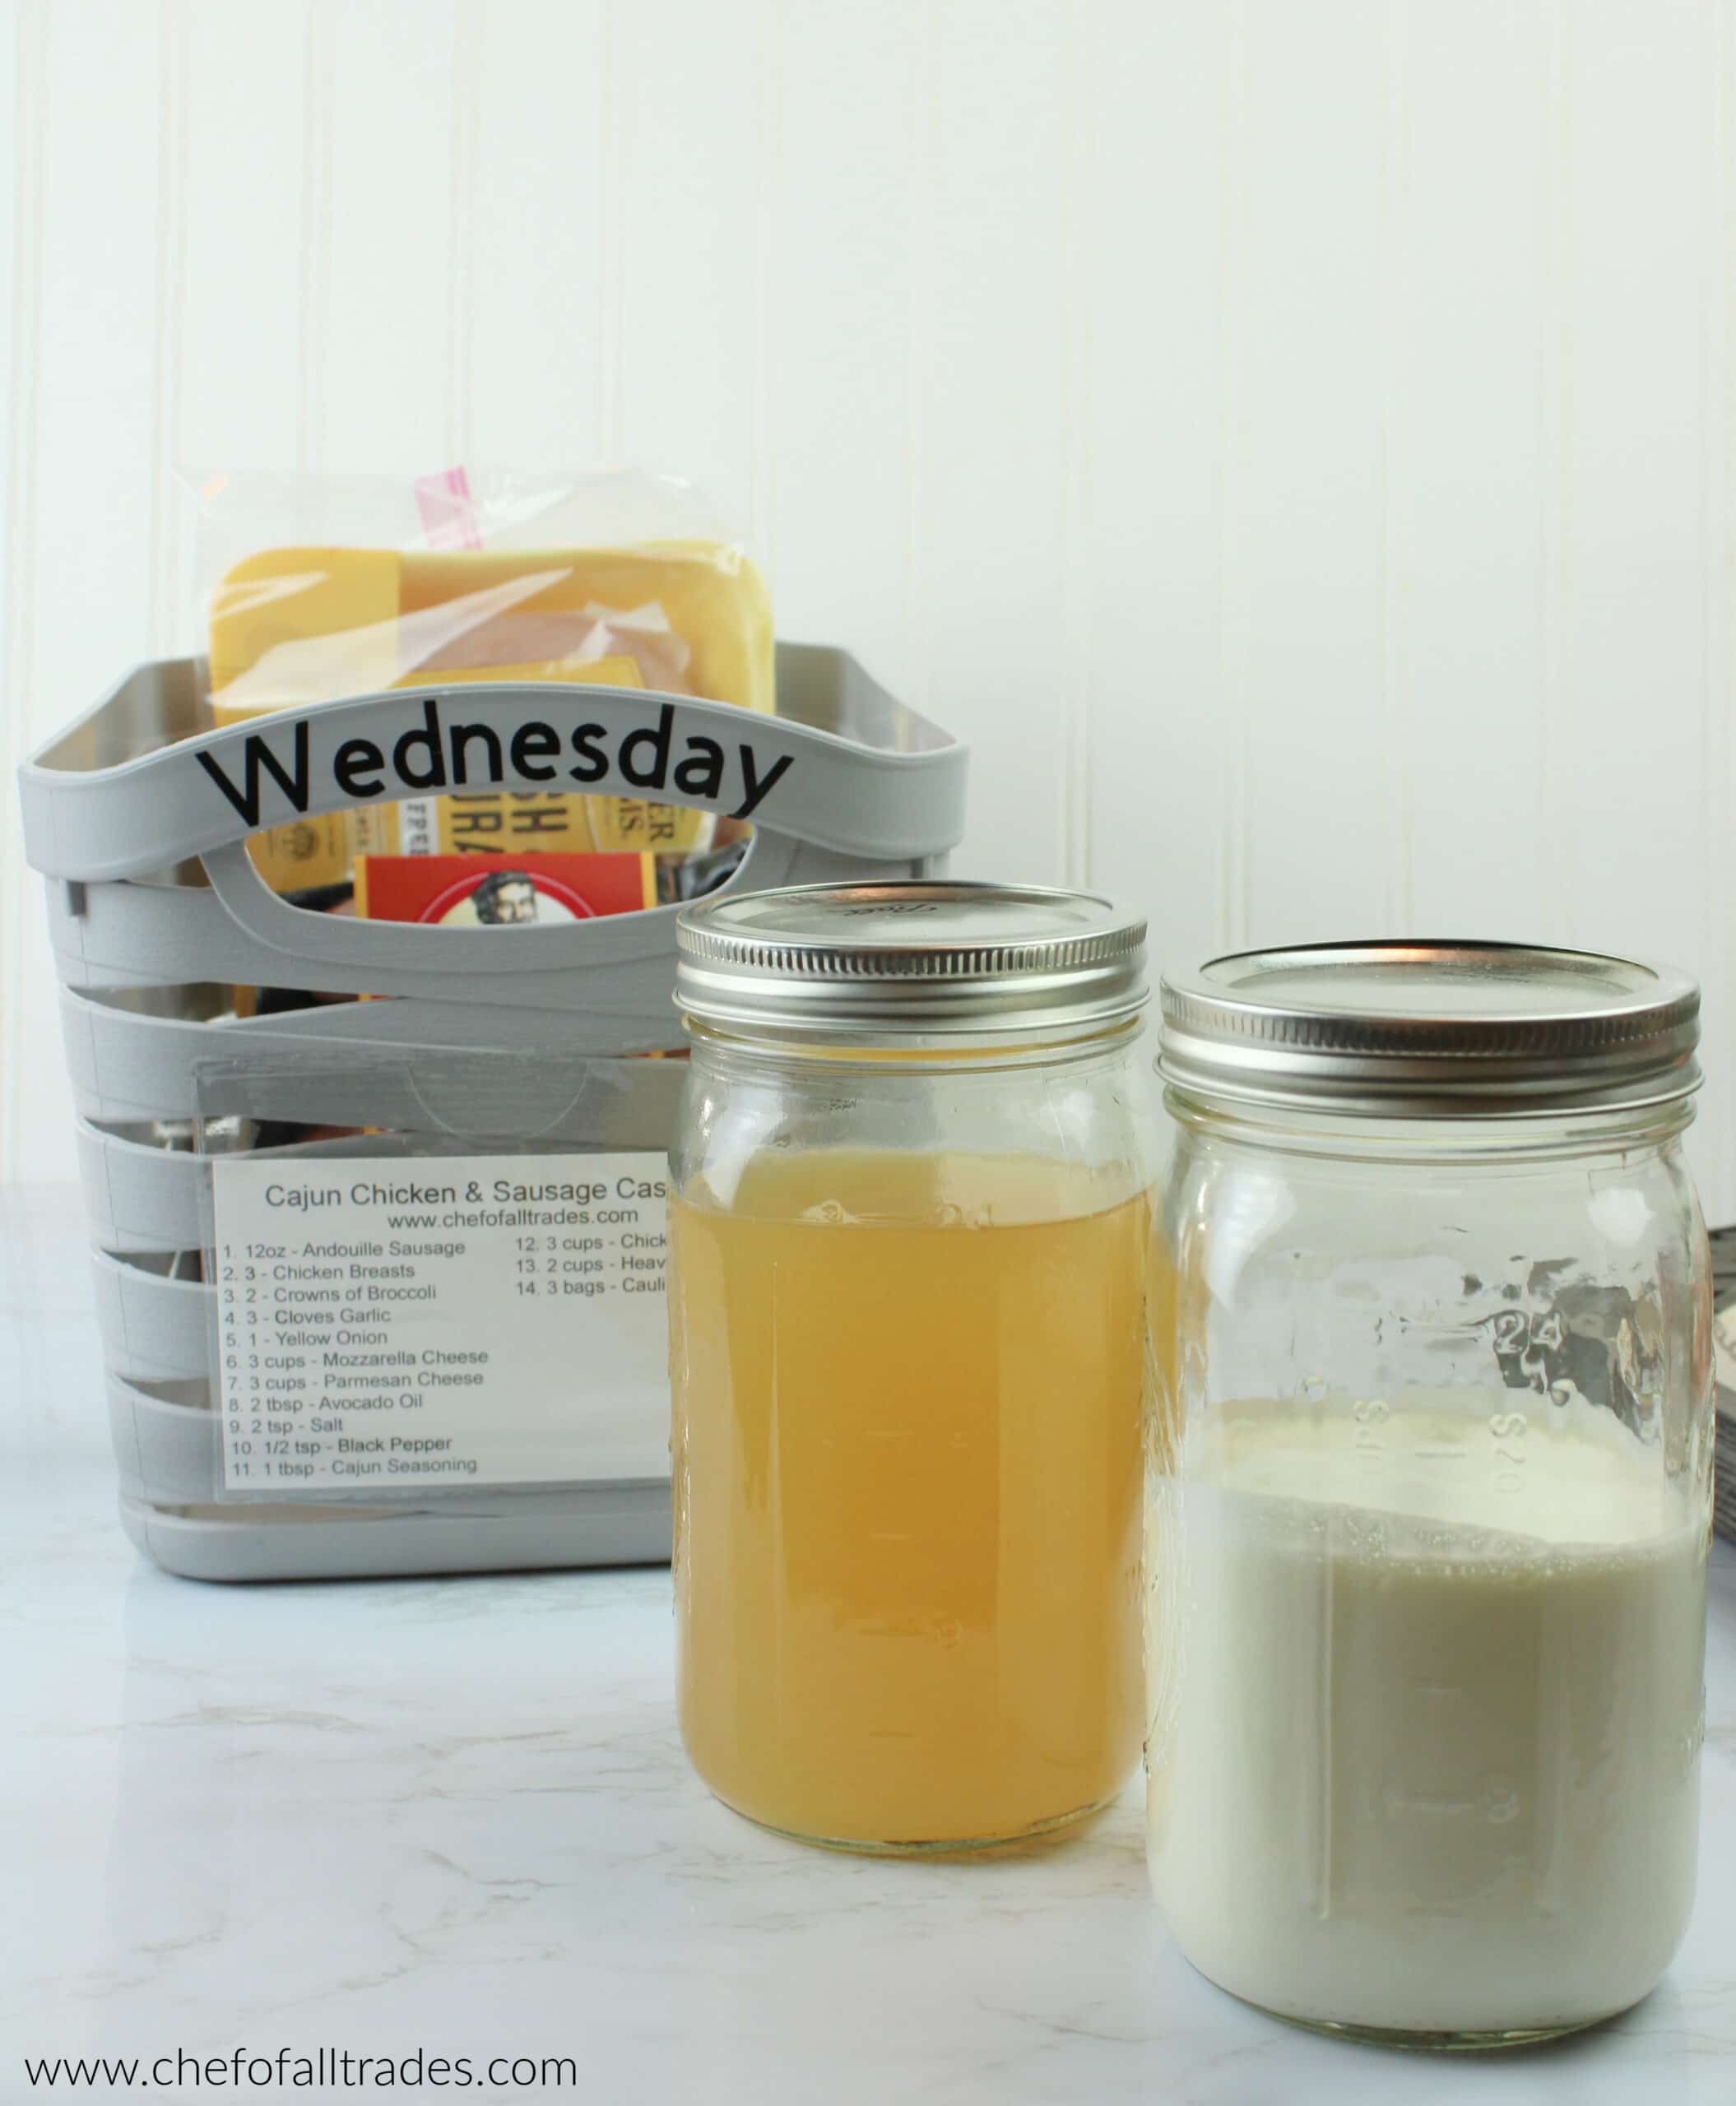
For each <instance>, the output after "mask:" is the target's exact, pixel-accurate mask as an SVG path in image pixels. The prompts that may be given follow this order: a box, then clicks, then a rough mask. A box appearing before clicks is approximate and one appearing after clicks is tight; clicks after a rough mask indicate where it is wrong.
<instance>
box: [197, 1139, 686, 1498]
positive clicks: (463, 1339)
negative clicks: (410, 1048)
mask: <svg viewBox="0 0 1736 2106" xmlns="http://www.w3.org/2000/svg"><path fill="white" fill-rule="evenodd" d="M211 1185H212V1194H213V1201H214V1210H215V1231H214V1249H213V1252H212V1263H213V1271H212V1274H211V1278H212V1280H213V1283H214V1286H215V1289H216V1298H217V1327H216V1328H217V1343H216V1352H217V1360H218V1375H219V1381H218V1384H217V1393H218V1394H219V1396H220V1399H221V1408H222V1456H223V1490H224V1492H225V1496H230V1497H237V1498H247V1497H250V1496H267V1497H269V1498H271V1499H273V1500H284V1499H295V1498H297V1497H309V1496H318V1498H320V1499H323V1500H329V1499H330V1498H331V1496H332V1494H333V1493H334V1492H345V1493H350V1492H365V1493H367V1494H369V1495H370V1496H374V1497H379V1496H392V1495H394V1494H399V1495H402V1493H405V1492H413V1493H425V1492H427V1491H429V1489H431V1488H435V1487H448V1488H453V1489H457V1490H463V1489H466V1488H468V1487H475V1486H488V1485H497V1486H499V1485H536V1484H543V1485H551V1484H571V1483H588V1482H597V1481H599V1480H602V1481H614V1482H623V1481H630V1480H643V1479H648V1478H657V1477H666V1476H667V1475H668V1472H669V1324H668V1313H667V1288H666V1277H667V1271H668V1257H669V1223H668V1192H667V1166H666V1161H665V1158H664V1157H662V1156H661V1155H660V1154H656V1153H649V1152H646V1153H639V1152H634V1153H616V1154H610V1155H559V1156H556V1155H532V1156H526V1155H504V1156H480V1155H476V1156H438V1157H403V1156H395V1157H394V1156H369V1157H310V1158H305V1159H303V1160H300V1161H294V1162H285V1161H283V1160H282V1159H281V1158H280V1159H279V1160H278V1161H276V1162H260V1161H258V1160H256V1159H250V1158H248V1157H244V1156H237V1157H216V1158H215V1159H214V1160H213V1162H212V1166H211Z"/></svg>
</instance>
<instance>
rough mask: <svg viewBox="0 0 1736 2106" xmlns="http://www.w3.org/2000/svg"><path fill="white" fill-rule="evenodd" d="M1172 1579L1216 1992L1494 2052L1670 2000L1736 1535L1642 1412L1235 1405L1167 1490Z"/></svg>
mask: <svg viewBox="0 0 1736 2106" xmlns="http://www.w3.org/2000/svg"><path fill="white" fill-rule="evenodd" d="M1528 1406H1529V1407H1530V1408H1527V1407H1528ZM1148 1570H1149V1574H1150V1581H1151V1588H1152V1600H1151V1613H1150V1616H1149V1626H1148V1628H1149V1646H1150V1655H1151V1657H1150V1661H1149V1668H1150V1687H1151V1691H1152V1701H1153V1719H1152V1721H1151V1732H1150V1737H1149V1763H1150V1771H1151V1776H1150V1785H1149V1848H1150V1858H1151V1867H1152V1876H1153V1883H1154V1885H1155V1886H1156V1889H1157V1891H1158V1897H1159V1899H1160V1900H1161V1902H1162V1904H1163V1909H1164V1911H1165V1913H1166V1914H1167V1918H1168V1920H1169V1923H1170V1925H1171V1927H1172V1930H1173V1931H1174V1933H1175V1935H1176V1937H1177V1941H1179V1943H1180V1944H1181V1948H1182V1950H1183V1951H1184V1952H1186V1955H1187V1956H1188V1958H1189V1959H1190V1960H1192V1961H1193V1963H1194V1964H1195V1965H1196V1966H1197V1967H1199V1968H1200V1970H1201V1971H1202V1972H1203V1973H1204V1974H1207V1975H1208V1976H1209V1977H1210V1978H1212V1979H1213V1980H1214V1981H1215V1982H1217V1983H1219V1984H1221V1985H1222V1986H1223V1988H1227V1989H1229V1990H1232V1991H1233V1992H1235V1993H1236V1994H1237V1995H1238V1996H1241V1997H1246V1998H1247V1999H1249V2000H1250V2001H1251V2002H1255V2003H1258V2004H1261V2005H1264V2006H1266V2007H1267V2008H1269V2009H1270V2010H1273V2011H1279V2012H1281V2013H1283V2014H1284V2015H1286V2016H1292V2017H1295V2018H1299V2019H1303V2020H1321V2021H1327V2020H1330V2021H1332V2022H1334V2023H1338V2024H1342V2025H1352V2026H1358V2027H1367V2028H1372V2029H1399V2030H1404V2031H1409V2032H1420V2033H1431V2032H1439V2033H1470V2034H1488V2033H1499V2032H1502V2031H1503V2030H1506V2029H1512V2030H1514V2031H1516V2032H1533V2031H1537V2030H1543V2029H1549V2028H1551V2027H1553V2026H1556V2025H1560V2026H1567V2025H1575V2024H1580V2023H1584V2022H1585V2021H1587V2020H1591V2019H1594V2018H1598V2017H1601V2016H1605V2015H1607V2014H1608V2013H1610V2012H1613V2011H1619V2010H1622V2009H1623V2008H1625V2007H1626V2006H1627V2005H1629V2004H1631V2003H1632V2002H1635V2001H1636V1999H1637V1998H1639V1997H1641V1996H1643V1995H1645V1992H1647V1990H1649V1989H1650V1988H1651V1987H1652V1986H1653V1984H1654V1983H1655V1982H1656V1981H1657V1979H1658V1978H1659V1974H1661V1973H1662V1971H1663V1969H1664V1968H1665V1966H1667V1965H1668V1964H1669V1960H1670V1958H1671V1956H1672V1955H1673V1953H1674V1951H1675V1949H1676V1946H1677V1944H1678V1941H1679V1939H1680V1937H1681V1935H1682V1932H1683V1928H1684V1927H1685V1924H1686V1922H1687V1914H1688V1909H1689V1906H1690V1904H1691V1901H1692V1894H1693V1886H1694V1862H1695V1844H1696V1830H1697V1762H1696V1756H1697V1751H1698V1746H1699V1742H1700V1737H1701V1719H1702V1693H1701V1674H1702V1663H1703V1654H1704V1633H1705V1589H1706V1527H1705V1522H1704V1517H1703V1515H1701V1514H1700V1513H1699V1512H1698V1511H1697V1510H1693V1511H1690V1510H1689V1507H1688V1502H1687V1500H1686V1499H1685V1498H1684V1497H1683V1496H1681V1495H1680V1494H1678V1492H1677V1491H1675V1490H1674V1489H1673V1487H1672V1486H1671V1485H1670V1483H1669V1482H1668V1481H1667V1479H1666V1477H1665V1474H1664V1470H1663V1468H1662V1466H1661V1459H1660V1458H1659V1455H1658V1454H1657V1452H1656V1451H1655V1450H1653V1449H1649V1448H1646V1447H1645V1446H1643V1445H1641V1442H1640V1441H1639V1440H1637V1439H1636V1438H1635V1437H1634V1436H1632V1435H1631V1434H1630V1433H1629V1432H1628V1431H1627V1430H1626V1429H1625V1428H1623V1427H1622V1426H1620V1425H1619V1424H1618V1422H1616V1421H1615V1419H1614V1418H1613V1415H1612V1414H1610V1413H1606V1412H1601V1411H1594V1410H1592V1409H1590V1408H1588V1407H1585V1406H1584V1405H1583V1404H1581V1403H1574V1404H1572V1405H1571V1407H1569V1408H1567V1410H1565V1411H1564V1410H1562V1409H1561V1408H1557V1407H1555V1406H1553V1405H1549V1404H1547V1403H1543V1401H1542V1400H1541V1399H1529V1398H1526V1397H1525V1396H1524V1395H1523V1394H1520V1395H1517V1396H1516V1395H1515V1394H1514V1393H1505V1394H1503V1393H1500V1392H1495V1393H1492V1394H1491V1395H1490V1397H1489V1399H1488V1404H1487V1407H1486V1408H1485V1407H1483V1406H1482V1404H1481V1403H1480V1400H1476V1399H1467V1398H1466V1397H1465V1396H1464V1394H1463V1393H1462V1392H1461V1393H1458V1394H1447V1395H1442V1396H1440V1397H1437V1398H1435V1399H1427V1400H1424V1401H1423V1402H1420V1403H1413V1404H1409V1405H1406V1406H1404V1407H1403V1408H1392V1407H1389V1406H1388V1405H1387V1404H1386V1403H1381V1402H1372V1401H1371V1402H1363V1403H1355V1404H1353V1403H1351V1402H1349V1401H1348V1400H1347V1399H1343V1398H1337V1399H1322V1400H1321V1401H1320V1402H1318V1403H1273V1402H1266V1401H1248V1402H1242V1403H1229V1404H1225V1405H1223V1406H1220V1407H1217V1408H1214V1413H1212V1415H1211V1416H1210V1417H1209V1418H1206V1419H1203V1420H1201V1421H1200V1422H1196V1424H1195V1426H1194V1428H1193V1431H1192V1432H1191V1436H1190V1438H1189V1440H1188V1443H1187V1445H1186V1450H1185V1452H1184V1454H1183V1455H1182V1457H1181V1468H1180V1471H1179V1473H1178V1474H1177V1475H1176V1476H1167V1475H1166V1476H1163V1477H1158V1478H1157V1479H1155V1480H1154V1482H1153V1492H1152V1498H1151V1501H1150V1505H1149V1541H1148Z"/></svg>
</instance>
